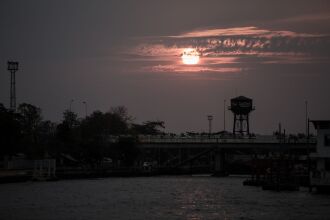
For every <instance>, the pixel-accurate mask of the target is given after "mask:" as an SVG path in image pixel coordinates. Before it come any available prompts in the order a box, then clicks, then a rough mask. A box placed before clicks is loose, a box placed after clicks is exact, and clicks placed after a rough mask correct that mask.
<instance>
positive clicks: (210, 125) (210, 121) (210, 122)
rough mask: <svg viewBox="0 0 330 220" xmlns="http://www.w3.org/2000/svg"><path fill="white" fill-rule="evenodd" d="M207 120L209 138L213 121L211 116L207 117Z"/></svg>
mask: <svg viewBox="0 0 330 220" xmlns="http://www.w3.org/2000/svg"><path fill="white" fill-rule="evenodd" d="M207 120H208V121H209V137H210V136H211V133H212V120H213V116H212V115H208V116H207Z"/></svg>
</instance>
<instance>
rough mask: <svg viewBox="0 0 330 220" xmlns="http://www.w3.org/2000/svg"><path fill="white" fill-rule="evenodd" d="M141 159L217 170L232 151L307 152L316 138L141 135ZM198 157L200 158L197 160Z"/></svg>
mask: <svg viewBox="0 0 330 220" xmlns="http://www.w3.org/2000/svg"><path fill="white" fill-rule="evenodd" d="M137 146H138V148H139V149H140V150H141V152H142V156H141V159H140V160H141V161H157V166H158V167H171V168H178V167H182V166H190V167H192V166H193V165H192V164H194V163H197V164H198V163H199V164H201V163H204V164H207V166H210V168H212V169H213V171H214V172H216V173H225V172H226V168H225V167H226V166H225V163H226V160H227V159H228V157H230V156H233V155H246V156H250V157H251V156H252V157H253V156H255V155H269V154H270V153H271V154H274V153H285V154H291V155H295V156H301V155H303V156H306V155H307V154H309V153H310V152H314V151H315V148H316V139H315V138H309V139H306V138H305V139H297V138H288V137H285V138H284V137H283V138H280V139H279V138H277V137H275V136H256V137H236V138H234V137H214V136H213V137H212V136H211V137H208V136H198V137H168V136H140V137H139V138H138V142H137ZM196 161H197V162H196Z"/></svg>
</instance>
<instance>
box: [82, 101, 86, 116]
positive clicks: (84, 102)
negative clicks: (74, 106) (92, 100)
mask: <svg viewBox="0 0 330 220" xmlns="http://www.w3.org/2000/svg"><path fill="white" fill-rule="evenodd" d="M82 103H83V104H84V105H85V118H87V102H86V101H83V102H82Z"/></svg>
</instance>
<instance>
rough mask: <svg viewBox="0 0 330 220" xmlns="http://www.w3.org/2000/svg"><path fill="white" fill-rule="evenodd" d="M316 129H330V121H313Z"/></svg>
mask: <svg viewBox="0 0 330 220" xmlns="http://www.w3.org/2000/svg"><path fill="white" fill-rule="evenodd" d="M311 122H312V123H313V125H314V127H315V129H317V130H318V129H330V120H311Z"/></svg>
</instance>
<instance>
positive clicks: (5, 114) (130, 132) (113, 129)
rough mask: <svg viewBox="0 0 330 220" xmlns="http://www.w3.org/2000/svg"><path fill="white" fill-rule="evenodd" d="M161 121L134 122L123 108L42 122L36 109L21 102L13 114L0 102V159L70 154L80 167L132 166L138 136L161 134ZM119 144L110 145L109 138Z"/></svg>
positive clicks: (66, 112) (162, 126)
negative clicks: (108, 160) (110, 162)
mask: <svg viewBox="0 0 330 220" xmlns="http://www.w3.org/2000/svg"><path fill="white" fill-rule="evenodd" d="M162 128H164V122H163V121H146V122H144V123H142V124H138V123H134V122H133V118H132V117H131V116H130V115H129V114H128V112H127V109H126V108H125V107H123V106H119V107H114V108H111V109H110V111H108V112H101V111H98V110H97V111H94V112H93V113H92V114H90V115H89V116H86V117H85V118H78V115H77V114H76V113H75V112H72V111H70V110H65V111H64V112H63V118H62V120H61V122H59V123H55V122H52V121H49V120H44V119H43V117H42V111H41V109H40V108H39V107H36V106H34V105H31V104H28V103H22V104H20V105H19V106H18V108H17V110H16V111H12V110H10V109H7V108H6V107H5V106H4V105H3V104H1V103H0V146H1V147H0V157H1V158H4V157H5V156H9V157H11V156H14V155H16V154H18V153H23V154H24V155H25V156H26V157H27V158H30V159H41V158H45V157H52V158H54V157H55V158H60V157H61V156H63V155H69V156H70V157H72V158H75V160H76V161H78V162H79V163H81V164H89V165H97V164H98V163H99V162H100V161H102V160H103V158H111V159H112V160H117V161H121V162H122V163H123V165H125V166H131V165H133V162H134V160H135V158H136V157H137V156H138V154H139V150H138V148H137V147H136V144H135V143H136V139H135V138H134V137H136V136H137V135H141V134H143V135H155V134H161V133H162V131H161V129H162ZM112 135H114V136H118V137H119V141H118V142H116V143H111V142H110V141H109V138H110V136H112Z"/></svg>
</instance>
